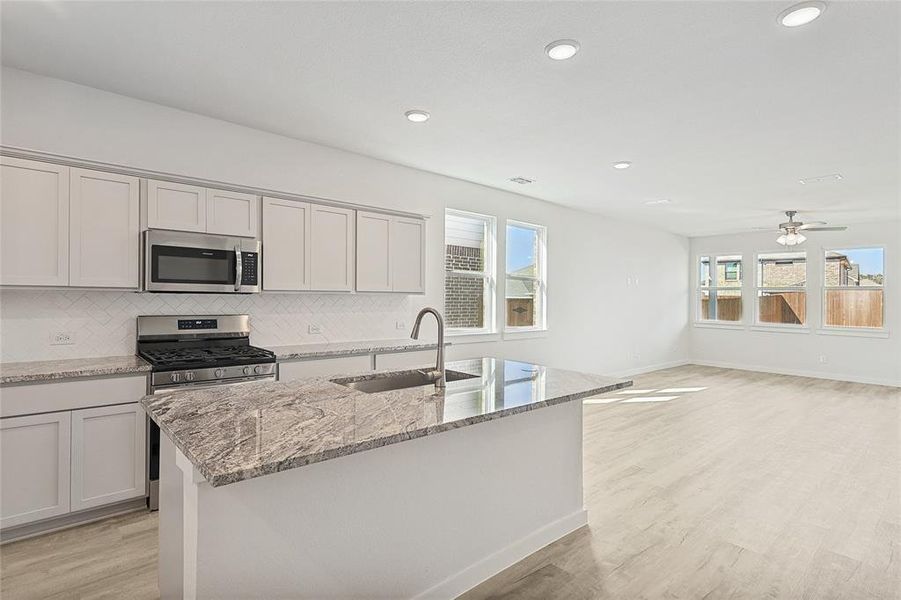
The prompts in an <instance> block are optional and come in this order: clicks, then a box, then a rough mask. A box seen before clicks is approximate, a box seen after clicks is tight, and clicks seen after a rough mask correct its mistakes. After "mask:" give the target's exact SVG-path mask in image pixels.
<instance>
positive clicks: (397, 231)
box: [391, 217, 426, 294]
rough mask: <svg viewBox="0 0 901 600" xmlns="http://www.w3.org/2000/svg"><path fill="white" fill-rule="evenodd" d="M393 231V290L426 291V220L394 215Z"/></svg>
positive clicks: (419, 292) (411, 292)
mask: <svg viewBox="0 0 901 600" xmlns="http://www.w3.org/2000/svg"><path fill="white" fill-rule="evenodd" d="M392 228H393V229H392V232H391V270H392V273H393V282H392V283H393V285H392V288H391V289H392V290H393V291H395V292H406V293H409V294H422V293H425V260H426V258H425V257H426V247H425V221H424V220H423V219H410V218H406V217H394V220H393V222H392Z"/></svg>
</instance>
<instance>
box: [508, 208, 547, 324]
mask: <svg viewBox="0 0 901 600" xmlns="http://www.w3.org/2000/svg"><path fill="white" fill-rule="evenodd" d="M546 237H547V229H546V228H544V227H542V226H540V225H529V224H528V223H519V222H516V221H507V278H506V281H505V287H504V289H505V296H506V297H505V298H504V300H505V303H506V310H505V313H506V328H507V330H508V331H517V330H520V331H522V330H525V329H545V328H546V326H547V323H546V321H547V317H546V314H547V312H546V311H547V303H546V297H547V292H546V288H547V285H546V278H545V277H546V274H545V270H546V267H545V265H546V246H547V242H546Z"/></svg>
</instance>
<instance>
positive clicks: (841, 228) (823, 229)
mask: <svg viewBox="0 0 901 600" xmlns="http://www.w3.org/2000/svg"><path fill="white" fill-rule="evenodd" d="M846 229H847V227H807V228H805V229H804V231H844V230H846Z"/></svg>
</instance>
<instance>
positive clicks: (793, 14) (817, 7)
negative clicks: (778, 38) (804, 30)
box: [779, 0, 826, 27]
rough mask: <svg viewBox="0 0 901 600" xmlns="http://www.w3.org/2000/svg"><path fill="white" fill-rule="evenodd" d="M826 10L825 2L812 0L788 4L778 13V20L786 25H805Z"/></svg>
mask: <svg viewBox="0 0 901 600" xmlns="http://www.w3.org/2000/svg"><path fill="white" fill-rule="evenodd" d="M825 11H826V3H825V2H819V1H818V0H814V1H812V2H801V3H800V4H795V5H794V6H790V7H788V8H786V9H785V10H783V11H782V12H781V13H779V22H780V23H782V24H783V25H785V26H786V27H799V26H801V25H807V24H808V23H810V22H811V21H813V20H814V19H816V18H817V17H819V16H820V15H821V14H823V13H824V12H825Z"/></svg>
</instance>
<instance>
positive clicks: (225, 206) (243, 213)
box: [206, 189, 260, 237]
mask: <svg viewBox="0 0 901 600" xmlns="http://www.w3.org/2000/svg"><path fill="white" fill-rule="evenodd" d="M259 205H260V197H259V196H254V195H253V194H242V193H240V192H227V191H225V190H211V189H208V190H207V191H206V231H207V233H218V234H221V235H236V236H240V237H257V224H258V222H259V218H260V217H259V210H258V207H259Z"/></svg>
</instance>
